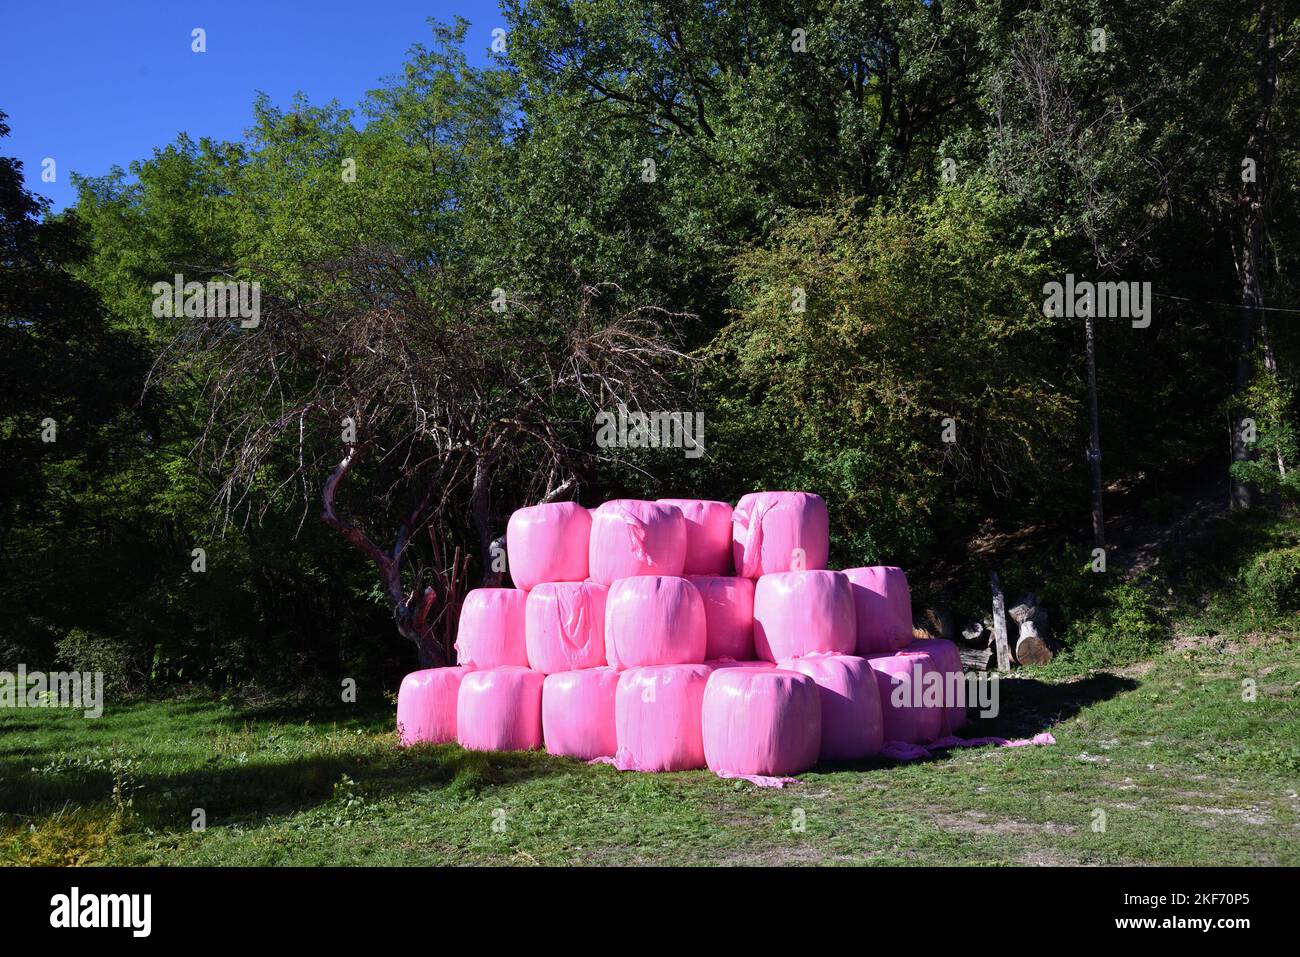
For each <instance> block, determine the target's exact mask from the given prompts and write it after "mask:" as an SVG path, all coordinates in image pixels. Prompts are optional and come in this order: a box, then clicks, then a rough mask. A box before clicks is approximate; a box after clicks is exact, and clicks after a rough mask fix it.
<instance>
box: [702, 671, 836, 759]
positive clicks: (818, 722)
mask: <svg viewBox="0 0 1300 957" xmlns="http://www.w3.org/2000/svg"><path fill="white" fill-rule="evenodd" d="M700 728H701V735H702V737H703V739H704V758H705V761H706V762H707V764H708V766H709V768H710V770H712V771H715V772H717V773H719V774H726V775H731V776H738V775H751V774H757V775H763V776H776V777H780V776H783V775H787V774H798V773H799V772H800V771H806V770H808V769H809V768H810V767H812V766H813V765H814V764H816V763H817V752H818V751H819V750H820V748H821V740H822V709H821V700H820V697H819V694H818V691H817V685H816V683H815V682H814V681H813V680H812V679H811V678H809V677H808V676H807V675H803V674H799V673H797V672H794V671H784V670H781V669H779V668H771V669H767V668H723V669H721V670H720V671H715V672H713V674H712V675H710V676H709V683H708V685H707V686H706V687H705V689H704V705H703V713H702V716H701V722H700Z"/></svg>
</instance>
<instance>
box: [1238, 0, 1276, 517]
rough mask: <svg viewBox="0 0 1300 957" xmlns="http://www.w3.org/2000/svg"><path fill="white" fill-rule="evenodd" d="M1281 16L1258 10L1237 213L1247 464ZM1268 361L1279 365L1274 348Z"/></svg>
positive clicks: (1241, 503)
mask: <svg viewBox="0 0 1300 957" xmlns="http://www.w3.org/2000/svg"><path fill="white" fill-rule="evenodd" d="M1277 30H1278V11H1277V3H1276V0H1263V2H1261V3H1260V6H1259V36H1258V39H1257V41H1256V45H1255V57H1256V63H1255V90H1254V94H1255V116H1254V122H1253V124H1252V126H1251V130H1250V133H1249V135H1248V136H1247V138H1246V156H1247V157H1248V158H1250V159H1253V160H1254V161H1255V175H1254V176H1253V177H1250V178H1249V180H1248V181H1247V180H1245V179H1243V182H1242V184H1241V198H1240V201H1239V202H1238V204H1237V208H1238V209H1239V210H1240V212H1241V245H1240V246H1239V247H1238V249H1237V278H1238V281H1239V282H1240V283H1241V304H1242V306H1244V307H1245V308H1243V309H1242V310H1241V317H1240V319H1239V320H1238V324H1237V369H1236V375H1235V377H1234V383H1233V384H1234V385H1235V387H1236V393H1237V402H1236V403H1235V405H1234V415H1233V422H1232V461H1233V462H1244V461H1246V460H1248V459H1249V458H1250V449H1249V448H1247V446H1246V442H1245V439H1244V437H1243V435H1242V432H1243V429H1242V424H1241V423H1242V419H1244V418H1246V417H1247V415H1248V414H1249V410H1248V409H1247V408H1246V407H1245V403H1244V396H1245V392H1246V390H1247V389H1248V388H1249V387H1250V379H1251V373H1252V370H1253V366H1254V359H1255V345H1256V342H1257V340H1258V338H1259V335H1260V331H1261V330H1260V312H1259V309H1260V308H1261V307H1262V306H1263V305H1264V290H1263V283H1262V282H1261V279H1260V269H1261V265H1260V264H1261V261H1262V258H1263V255H1264V232H1265V228H1266V226H1267V212H1268V210H1267V203H1266V199H1267V197H1268V192H1269V184H1270V183H1271V182H1272V181H1273V180H1272V168H1273V161H1274V155H1275V151H1274V149H1273V134H1272V121H1273V101H1274V98H1275V94H1276V92H1277V74H1278V54H1277ZM1268 352H1269V359H1270V360H1271V361H1272V362H1273V365H1274V366H1276V359H1273V357H1272V349H1271V348H1270V349H1269V350H1268ZM1253 498H1254V493H1253V490H1252V489H1250V488H1249V487H1248V486H1246V485H1244V484H1242V483H1241V482H1238V481H1237V479H1236V478H1233V479H1232V493H1231V505H1232V507H1233V508H1249V507H1250V505H1251V502H1252V500H1253Z"/></svg>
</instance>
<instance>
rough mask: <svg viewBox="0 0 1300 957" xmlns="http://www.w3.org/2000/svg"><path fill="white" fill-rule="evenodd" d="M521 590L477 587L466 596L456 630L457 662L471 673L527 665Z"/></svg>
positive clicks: (524, 598) (523, 593)
mask: <svg viewBox="0 0 1300 957" xmlns="http://www.w3.org/2000/svg"><path fill="white" fill-rule="evenodd" d="M527 599H528V593H527V592H524V591H521V590H520V589H518V588H475V589H474V590H473V591H471V592H470V593H469V594H468V595H466V596H465V601H464V603H463V604H462V605H461V607H460V622H459V623H458V625H457V627H456V663H457V664H458V665H461V666H462V667H464V668H468V669H470V670H471V671H478V670H480V669H483V668H502V667H505V666H506V665H520V666H526V665H527V664H528V645H527V642H526V640H525V637H524V603H525V602H526V601H527Z"/></svg>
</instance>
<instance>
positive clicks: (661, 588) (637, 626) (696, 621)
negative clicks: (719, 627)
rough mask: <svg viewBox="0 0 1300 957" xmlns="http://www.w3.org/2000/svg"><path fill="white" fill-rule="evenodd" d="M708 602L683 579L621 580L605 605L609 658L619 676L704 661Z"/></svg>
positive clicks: (651, 577)
mask: <svg viewBox="0 0 1300 957" xmlns="http://www.w3.org/2000/svg"><path fill="white" fill-rule="evenodd" d="M706 648H707V641H706V638H705V619H704V601H703V600H702V599H701V598H700V593H699V591H698V590H696V588H695V586H694V585H692V584H691V583H690V582H688V581H687V580H686V579H685V578H669V577H664V576H659V575H653V576H644V575H643V576H638V577H636V578H620V579H619V580H618V581H616V582H614V584H613V586H611V587H610V589H609V597H608V598H607V599H606V601H605V659H606V661H607V662H608V663H609V665H610V666H611V667H613V668H617V669H618V670H619V671H622V670H624V669H625V668H636V667H640V666H642V665H675V664H696V663H699V662H703V661H704V653H705V649H706Z"/></svg>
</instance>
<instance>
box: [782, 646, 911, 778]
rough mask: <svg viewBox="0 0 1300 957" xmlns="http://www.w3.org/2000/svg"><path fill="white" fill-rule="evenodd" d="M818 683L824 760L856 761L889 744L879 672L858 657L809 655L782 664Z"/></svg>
mask: <svg viewBox="0 0 1300 957" xmlns="http://www.w3.org/2000/svg"><path fill="white" fill-rule="evenodd" d="M780 667H782V668H787V669H789V670H791V671H798V672H799V673H801V674H805V675H807V676H808V677H809V678H811V679H812V680H813V681H815V682H817V687H818V690H819V691H820V693H821V702H822V740H821V758H822V760H825V761H856V760H858V759H859V758H865V757H867V756H869V755H872V754H876V753H878V752H879V751H880V748H881V746H882V745H884V743H885V724H884V714H883V713H882V711H881V708H880V690H879V689H878V688H877V686H876V673H875V671H874V670H873V669H872V667H871V665H870V664H869V663H868V662H867V660H866V659H865V658H859V657H858V656H856V655H809V656H806V657H804V658H794V659H791V660H789V661H783V662H781V663H780Z"/></svg>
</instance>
